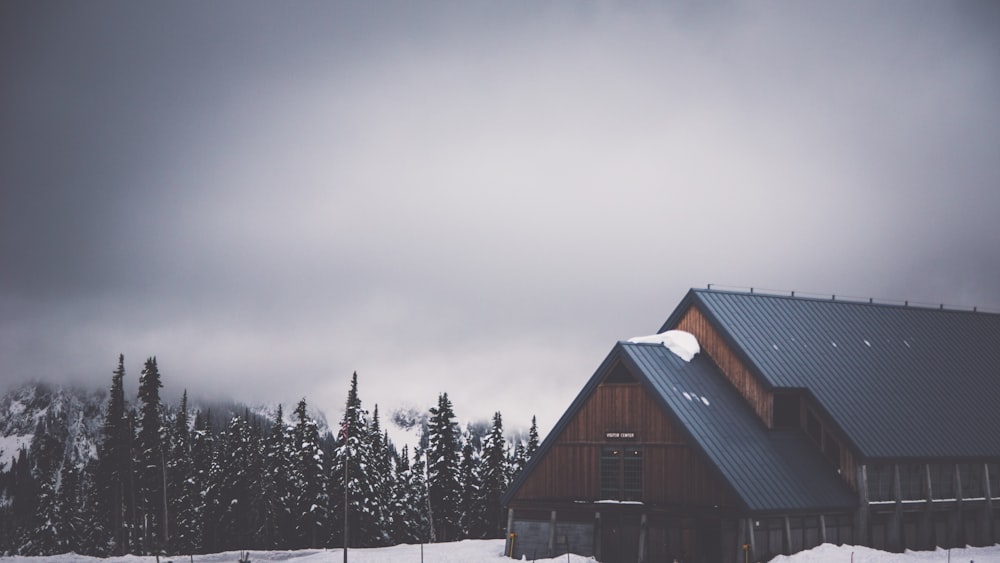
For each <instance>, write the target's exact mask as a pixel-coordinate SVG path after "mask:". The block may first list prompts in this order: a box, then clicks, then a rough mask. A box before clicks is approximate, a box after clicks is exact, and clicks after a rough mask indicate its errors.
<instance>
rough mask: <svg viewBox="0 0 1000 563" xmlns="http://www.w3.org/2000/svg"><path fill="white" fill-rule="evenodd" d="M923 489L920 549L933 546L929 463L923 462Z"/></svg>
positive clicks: (932, 503)
mask: <svg viewBox="0 0 1000 563" xmlns="http://www.w3.org/2000/svg"><path fill="white" fill-rule="evenodd" d="M924 491H926V493H927V494H926V497H927V503H926V504H925V505H924V514H923V516H922V517H921V522H920V526H921V530H920V535H921V537H923V538H924V544H923V545H922V546H921V548H922V549H933V548H934V500H933V499H934V497H933V495H932V494H931V464H929V463H925V464H924Z"/></svg>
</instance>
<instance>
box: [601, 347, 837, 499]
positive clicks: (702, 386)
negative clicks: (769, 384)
mask: <svg viewBox="0 0 1000 563" xmlns="http://www.w3.org/2000/svg"><path fill="white" fill-rule="evenodd" d="M619 346H620V347H621V350H622V351H623V352H624V356H625V357H627V358H628V359H629V360H631V362H632V367H633V368H634V369H635V370H636V371H637V372H638V373H639V374H641V376H640V379H641V380H645V382H646V383H647V384H648V385H649V386H650V388H651V390H652V391H653V392H654V396H656V397H657V398H658V399H659V400H660V402H661V403H662V404H663V406H664V407H665V408H666V409H668V412H670V413H671V415H672V417H673V418H674V419H675V420H677V421H678V422H679V423H680V425H681V427H682V428H683V429H684V430H685V432H686V433H687V434H688V435H689V437H690V439H691V440H692V441H693V442H694V445H695V446H696V447H697V448H698V449H700V450H701V451H702V452H703V453H704V454H705V456H706V457H707V458H708V460H709V461H710V462H711V464H712V465H713V466H714V467H715V468H716V469H717V471H718V472H719V475H720V476H721V477H722V478H723V479H724V480H725V481H726V482H727V483H728V484H729V485H730V487H731V488H732V489H733V490H734V492H735V493H736V494H737V495H738V496H739V497H740V499H741V500H742V501H743V502H744V503H745V504H746V506H747V507H748V508H749V509H750V510H751V511H754V512H787V511H817V510H824V509H829V510H847V509H850V508H852V507H853V506H855V498H854V495H853V493H852V492H851V491H850V488H849V487H848V486H847V484H846V483H844V482H843V481H841V479H840V478H839V477H838V476H837V475H836V473H835V471H834V469H833V467H832V466H831V464H830V463H829V462H827V461H826V460H824V459H823V457H822V454H821V453H820V452H819V449H818V448H817V447H816V445H815V444H812V443H810V442H809V441H808V438H806V437H805V436H804V435H803V434H802V433H801V432H798V431H769V430H767V429H766V428H765V427H764V425H763V424H762V423H761V422H760V420H759V419H758V418H757V417H756V415H755V414H754V413H753V411H752V410H751V409H750V407H749V405H747V404H746V402H745V401H743V399H742V398H741V397H740V396H739V394H738V393H737V392H736V390H735V389H734V388H733V387H732V386H731V385H730V384H729V383H728V382H727V381H726V380H725V378H724V376H723V375H722V374H721V373H719V372H718V369H717V368H716V367H715V365H714V364H713V363H712V361H711V360H710V359H708V358H706V357H704V356H703V355H698V356H695V358H694V359H693V360H692V361H691V362H685V361H683V360H682V359H680V358H679V357H677V356H676V355H674V354H673V353H672V352H670V351H669V350H667V349H666V348H665V347H663V346H659V345H653V344H628V343H620V344H619Z"/></svg>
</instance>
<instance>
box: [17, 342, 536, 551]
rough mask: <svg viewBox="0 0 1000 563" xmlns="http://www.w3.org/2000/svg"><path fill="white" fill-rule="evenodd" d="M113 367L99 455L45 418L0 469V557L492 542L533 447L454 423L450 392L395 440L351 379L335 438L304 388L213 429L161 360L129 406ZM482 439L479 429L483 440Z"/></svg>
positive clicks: (499, 425) (493, 430) (494, 429)
mask: <svg viewBox="0 0 1000 563" xmlns="http://www.w3.org/2000/svg"><path fill="white" fill-rule="evenodd" d="M124 362H125V359H124V356H121V355H120V356H119V358H118V367H117V369H116V370H115V371H114V372H113V375H112V379H111V388H110V393H109V397H108V403H107V406H106V409H105V411H104V420H103V426H102V429H101V437H100V440H99V444H98V446H97V455H96V459H92V460H90V461H89V462H87V463H86V465H84V466H83V467H78V466H75V465H74V464H73V463H72V462H71V461H70V459H69V457H68V456H67V455H66V454H65V449H66V448H65V443H64V441H62V440H61V437H58V436H53V435H52V434H51V433H48V432H46V428H45V422H44V419H43V420H42V421H40V422H39V428H38V429H37V430H36V435H35V437H34V441H33V443H32V446H31V449H30V451H29V450H26V449H22V450H21V451H20V453H19V455H18V457H17V459H16V460H15V461H14V462H13V463H12V465H11V467H10V468H9V470H7V471H5V472H0V493H2V497H0V499H2V502H0V553H5V554H19V555H50V554H54V553H63V552H67V551H74V552H77V553H83V554H87V555H94V556H108V555H124V554H146V555H151V554H188V553H192V554H193V553H212V552H219V551H229V550H237V549H254V550H272V549H280V550H285V549H301V548H322V547H341V546H344V545H345V544H346V545H347V546H348V547H377V546H385V545H394V544H398V543H418V542H441V541H454V540H459V539H466V538H496V537H503V534H504V532H505V529H504V528H505V526H506V519H505V517H504V511H503V508H502V506H501V505H500V496H501V495H502V494H503V492H504V490H505V489H506V488H507V486H508V484H509V483H510V482H511V480H512V479H513V478H514V476H515V475H516V474H517V472H518V471H520V469H521V468H523V466H524V464H525V463H526V462H527V460H528V459H529V458H530V456H531V455H532V454H533V453H534V451H535V450H536V449H537V447H538V432H537V427H536V425H535V420H534V418H532V424H531V429H530V431H529V434H528V438H527V440H526V441H524V440H512V441H508V440H507V439H506V438H505V437H504V431H503V421H502V418H501V414H500V413H499V412H497V413H495V414H494V415H493V420H492V426H491V427H490V428H489V430H488V432H485V433H483V432H476V431H474V430H473V428H472V425H470V426H469V427H468V428H467V429H466V430H465V431H462V430H461V429H460V428H459V425H458V423H457V422H456V417H455V412H454V409H453V406H452V403H451V401H450V399H449V398H448V394H447V393H442V394H440V395H439V396H438V402H437V405H436V406H434V407H433V408H431V409H430V410H429V413H428V417H427V422H426V427H425V428H424V431H423V435H422V437H421V441H420V444H419V445H417V446H415V447H414V449H413V451H412V452H411V451H409V447H408V446H404V447H403V448H402V450H398V449H397V448H396V447H395V445H394V444H393V443H392V442H391V440H390V439H389V435H388V432H387V431H385V430H384V429H383V428H382V423H381V420H380V418H379V412H378V406H377V405H376V406H375V408H374V410H373V411H371V412H369V411H367V410H365V409H364V408H363V405H362V402H361V399H360V397H359V395H358V377H357V373H355V374H354V375H353V376H352V378H351V384H350V388H349V390H348V394H347V401H346V408H345V410H344V416H343V419H342V420H341V421H340V426H339V431H338V432H337V433H336V435H331V434H326V435H323V436H321V435H320V431H319V427H318V425H317V423H316V421H315V420H314V419H312V418H311V417H309V415H308V414H307V412H306V401H305V399H302V400H301V401H300V402H299V403H298V405H297V406H296V408H295V410H294V411H293V415H292V417H291V421H290V422H286V420H285V417H284V413H283V410H282V407H281V406H280V405H279V406H278V409H277V413H276V414H275V416H274V418H273V420H270V421H262V420H261V419H260V418H259V417H254V416H251V414H250V413H249V412H245V413H244V415H243V416H233V417H232V418H231V419H230V420H229V421H228V423H226V425H225V426H224V427H223V428H221V429H218V430H213V429H212V428H211V426H210V425H209V424H208V420H207V419H208V415H207V413H206V414H203V413H202V412H201V411H200V410H197V409H195V410H194V411H193V412H189V409H188V405H187V392H186V391H185V392H184V394H183V396H182V398H181V401H180V404H179V406H178V407H177V408H176V409H171V408H168V407H167V405H165V404H164V403H163V402H162V401H161V399H160V389H161V388H162V383H161V378H160V372H159V369H158V367H157V363H156V358H155V357H152V358H149V359H147V360H146V362H145V366H144V368H143V370H142V373H141V375H140V378H139V389H138V397H137V399H138V401H137V408H129V406H128V404H127V403H126V400H125V395H124V391H123V381H124V378H125V367H124ZM483 434H485V435H483Z"/></svg>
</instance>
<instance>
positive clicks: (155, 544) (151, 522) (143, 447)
mask: <svg viewBox="0 0 1000 563" xmlns="http://www.w3.org/2000/svg"><path fill="white" fill-rule="evenodd" d="M161 387H163V384H162V383H161V382H160V371H159V369H158V368H157V366H156V358H153V357H151V358H149V359H147V360H146V365H145V367H144V368H143V370H142V375H141V376H140V378H139V412H140V422H139V432H138V435H137V439H136V452H135V454H136V481H137V483H136V484H137V497H138V499H137V500H138V507H139V514H140V520H141V526H142V533H143V542H142V543H143V551H144V552H146V553H147V554H152V553H156V552H159V550H160V549H161V547H162V546H164V545H165V544H166V534H167V529H166V526H165V525H164V524H165V522H164V518H163V516H164V512H165V509H166V507H165V506H164V502H163V501H164V498H163V497H164V475H165V471H166V467H165V466H164V461H165V458H166V452H165V451H164V448H163V438H162V435H161V432H162V429H161V427H162V426H163V423H162V418H161V411H162V405H161V404H160V388H161Z"/></svg>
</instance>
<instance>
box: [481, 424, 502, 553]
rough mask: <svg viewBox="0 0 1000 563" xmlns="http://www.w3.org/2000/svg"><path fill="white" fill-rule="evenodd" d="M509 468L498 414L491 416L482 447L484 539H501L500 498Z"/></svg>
mask: <svg viewBox="0 0 1000 563" xmlns="http://www.w3.org/2000/svg"><path fill="white" fill-rule="evenodd" d="M508 474H509V467H508V464H507V446H506V444H505V443H504V437H503V419H502V418H501V416H500V413H499V412H497V413H495V414H494V415H493V428H492V429H491V430H490V434H489V436H488V437H487V438H486V444H485V446H484V447H483V491H482V498H483V513H482V514H483V518H484V520H485V537H488V538H502V537H503V534H504V526H506V521H505V519H504V517H503V506H501V504H500V497H501V496H502V495H503V493H504V491H506V490H507V484H508Z"/></svg>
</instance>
